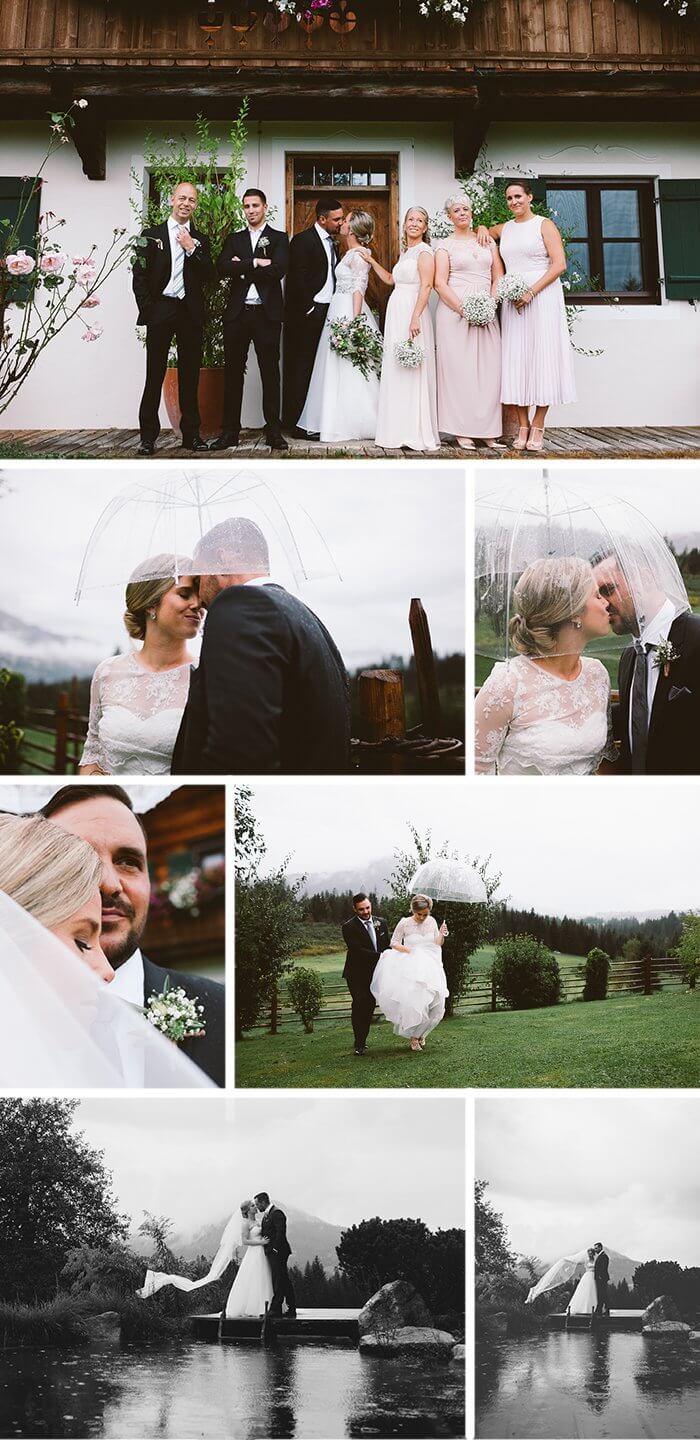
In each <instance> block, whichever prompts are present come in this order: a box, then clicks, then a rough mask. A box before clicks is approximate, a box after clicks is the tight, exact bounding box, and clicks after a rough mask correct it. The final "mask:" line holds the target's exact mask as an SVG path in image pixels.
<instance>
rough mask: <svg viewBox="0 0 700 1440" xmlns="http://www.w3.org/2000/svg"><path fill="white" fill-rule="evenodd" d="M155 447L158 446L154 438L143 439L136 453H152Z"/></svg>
mask: <svg viewBox="0 0 700 1440" xmlns="http://www.w3.org/2000/svg"><path fill="white" fill-rule="evenodd" d="M155 448H156V446H155V441H154V440H142V441H141V444H140V445H139V448H138V450H137V451H136V454H137V455H152V454H153V452H154V450H155Z"/></svg>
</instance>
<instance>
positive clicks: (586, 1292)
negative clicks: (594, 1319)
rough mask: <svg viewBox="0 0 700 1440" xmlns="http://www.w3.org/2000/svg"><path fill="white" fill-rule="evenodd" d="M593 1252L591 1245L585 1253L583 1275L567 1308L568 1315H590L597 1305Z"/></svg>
mask: <svg viewBox="0 0 700 1440" xmlns="http://www.w3.org/2000/svg"><path fill="white" fill-rule="evenodd" d="M594 1272H595V1250H594V1248H593V1246H592V1245H591V1246H590V1247H589V1249H588V1250H587V1251H586V1261H585V1268H584V1271H583V1275H582V1276H581V1279H580V1280H579V1282H578V1285H577V1286H576V1289H575V1290H574V1293H573V1295H572V1296H571V1299H570V1301H569V1304H568V1306H567V1311H568V1314H569V1315H592V1314H593V1311H594V1310H595V1308H596V1306H597V1304H598V1287H597V1285H596V1281H595V1273H594Z"/></svg>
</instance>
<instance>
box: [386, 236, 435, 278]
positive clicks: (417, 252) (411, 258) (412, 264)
mask: <svg viewBox="0 0 700 1440" xmlns="http://www.w3.org/2000/svg"><path fill="white" fill-rule="evenodd" d="M426 254H427V255H430V254H432V251H431V248H430V246H429V245H426V243H425V241H424V240H421V241H420V244H418V245H411V246H410V247H409V249H407V250H404V251H403V252H402V254H401V255H400V257H399V259H398V260H397V261H396V264H395V266H394V268H393V270H392V272H391V273H392V275H393V277H394V284H395V285H412V286H414V287H415V288H416V289H417V288H418V286H419V285H420V274H419V272H418V261H419V260H420V257H421V255H426Z"/></svg>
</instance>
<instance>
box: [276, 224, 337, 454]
mask: <svg viewBox="0 0 700 1440" xmlns="http://www.w3.org/2000/svg"><path fill="white" fill-rule="evenodd" d="M329 257H330V258H331V262H332V263H331V270H332V276H333V289H334V290H335V248H334V247H331V246H330V245H329V244H328V242H327V241H325V240H322V239H321V237H320V235H319V233H318V230H317V229H316V226H315V225H312V226H311V228H310V230H302V231H301V233H300V234H299V235H295V236H294V237H293V239H292V241H291V243H290V246H289V265H288V268H287V283H286V286H285V292H284V420H285V424H286V425H288V426H290V427H293V426H295V425H296V424H297V421H298V419H299V416H300V415H301V412H302V410H303V409H304V403H305V401H306V394H307V391H308V388H309V385H310V383H311V372H312V370H313V368H314V361H315V359H316V351H317V350H318V342H319V340H320V339H321V335H322V333H323V327H324V325H325V323H326V316H327V314H328V306H327V305H318V304H316V302H315V301H314V295H318V294H319V292H320V291H321V290H323V288H324V286H325V284H326V281H327V278H328V262H329Z"/></svg>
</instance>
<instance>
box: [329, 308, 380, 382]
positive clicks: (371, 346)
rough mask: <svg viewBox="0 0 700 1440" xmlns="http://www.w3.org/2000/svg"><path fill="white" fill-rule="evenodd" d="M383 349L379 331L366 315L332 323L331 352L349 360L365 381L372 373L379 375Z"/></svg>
mask: <svg viewBox="0 0 700 1440" xmlns="http://www.w3.org/2000/svg"><path fill="white" fill-rule="evenodd" d="M383 349H384V347H383V344H382V337H381V335H380V333H379V331H378V330H374V329H373V328H372V326H371V325H368V324H367V320H366V319H365V316H364V315H356V316H355V317H354V319H353V320H333V321H331V350H335V353H336V355H340V356H341V357H342V359H343V360H349V361H350V364H351V365H354V367H355V369H356V370H359V372H360V374H361V375H363V376H364V378H365V380H368V379H369V377H370V375H371V374H372V371H374V372H375V374H377V375H378V374H379V371H380V370H381V368H382V354H383Z"/></svg>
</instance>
